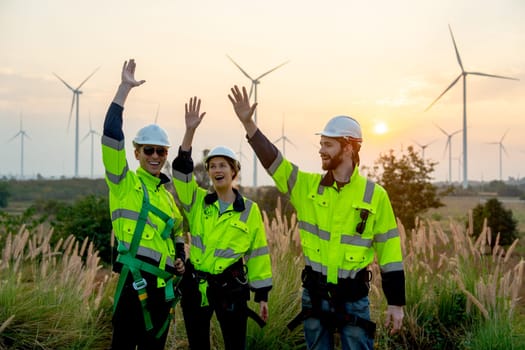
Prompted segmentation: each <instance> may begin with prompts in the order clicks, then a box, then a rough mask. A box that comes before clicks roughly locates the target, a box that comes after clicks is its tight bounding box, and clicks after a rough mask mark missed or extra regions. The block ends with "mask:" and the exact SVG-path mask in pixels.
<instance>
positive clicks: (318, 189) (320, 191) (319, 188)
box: [317, 184, 324, 195]
mask: <svg viewBox="0 0 525 350" xmlns="http://www.w3.org/2000/svg"><path fill="white" fill-rule="evenodd" d="M323 193H324V186H323V185H321V184H319V187H317V194H318V195H322V194H323Z"/></svg>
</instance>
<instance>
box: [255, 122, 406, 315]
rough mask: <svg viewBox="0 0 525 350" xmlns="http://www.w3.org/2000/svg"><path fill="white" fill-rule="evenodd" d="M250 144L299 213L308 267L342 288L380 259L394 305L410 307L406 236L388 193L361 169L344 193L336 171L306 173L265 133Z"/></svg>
mask: <svg viewBox="0 0 525 350" xmlns="http://www.w3.org/2000/svg"><path fill="white" fill-rule="evenodd" d="M249 142H250V144H251V145H252V147H253V148H254V150H255V151H256V153H257V155H258V157H259V159H261V161H262V163H263V165H264V166H265V168H266V170H267V171H268V173H269V174H270V175H271V176H272V178H273V180H274V182H275V184H276V186H277V188H278V189H279V191H280V192H282V193H285V194H287V195H288V196H289V198H290V201H291V203H292V204H293V206H294V207H295V209H296V211H297V220H298V225H299V233H300V238H301V245H302V249H303V253H304V260H305V265H306V266H310V267H311V268H312V270H313V271H316V272H318V273H320V274H322V275H323V276H325V277H326V281H327V282H328V283H334V284H337V283H338V280H339V279H345V278H355V276H356V274H357V273H358V272H359V271H361V270H363V269H365V268H366V267H367V266H368V265H369V264H370V263H372V262H373V260H374V256H375V255H376V256H377V261H378V264H379V267H380V269H381V274H382V277H383V290H384V292H385V296H386V297H387V300H388V302H389V304H391V305H404V303H405V293H404V290H405V288H404V272H403V258H402V252H401V244H400V237H399V232H398V229H397V223H396V218H395V216H394V212H393V210H392V206H391V204H390V200H389V198H388V194H387V192H386V191H385V190H384V188H383V187H381V186H380V185H378V184H374V183H373V182H371V181H369V180H367V179H366V178H365V177H363V176H361V175H360V174H359V171H358V167H355V169H354V172H353V174H352V176H351V178H350V182H349V183H348V184H346V185H344V186H343V187H341V188H338V186H337V184H336V182H335V181H334V179H333V176H332V174H331V172H328V173H327V174H326V175H324V176H323V175H321V174H314V173H308V172H304V171H301V170H299V169H298V167H297V166H296V165H295V164H293V163H291V162H289V161H288V160H287V159H285V158H284V157H283V155H282V154H281V153H280V152H279V151H278V150H277V148H276V147H275V146H274V145H273V144H271V142H270V141H269V140H268V139H267V138H266V137H265V136H264V135H263V134H262V133H261V132H260V130H258V131H257V132H256V134H255V135H254V136H253V137H252V138H251V139H250V140H249ZM362 213H365V214H364V215H363V214H362ZM363 218H365V219H363ZM360 223H361V224H360ZM358 225H360V226H362V228H363V229H362V230H361V231H362V232H361V233H359V232H358V231H360V230H359V229H358V228H359V227H358ZM363 226H364V227H363Z"/></svg>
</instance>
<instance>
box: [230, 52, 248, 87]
mask: <svg viewBox="0 0 525 350" xmlns="http://www.w3.org/2000/svg"><path fill="white" fill-rule="evenodd" d="M226 56H227V57H228V58H229V59H230V61H232V63H233V64H234V65H235V66H236V67H237V68H239V69H240V71H241V72H242V74H244V75H245V76H246V77H247V78H248V79H250V80H251V81H252V82H253V78H252V77H250V76H249V75H248V73H246V72H245V71H244V69H242V68H241V66H239V65H238V64H237V62H235V61H234V60H233V58H231V57H230V56H228V55H226Z"/></svg>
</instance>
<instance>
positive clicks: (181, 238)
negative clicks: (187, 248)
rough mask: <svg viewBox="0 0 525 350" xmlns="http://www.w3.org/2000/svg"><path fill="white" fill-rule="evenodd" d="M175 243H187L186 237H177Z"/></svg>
mask: <svg viewBox="0 0 525 350" xmlns="http://www.w3.org/2000/svg"><path fill="white" fill-rule="evenodd" d="M175 243H185V242H184V237H182V236H175Z"/></svg>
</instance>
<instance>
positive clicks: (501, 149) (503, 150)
mask: <svg viewBox="0 0 525 350" xmlns="http://www.w3.org/2000/svg"><path fill="white" fill-rule="evenodd" d="M508 132H509V130H508V129H507V131H505V133H504V134H503V136H502V137H501V139H500V140H499V142H489V144H490V145H498V146H499V180H500V181H503V176H502V169H503V166H502V163H503V161H502V159H503V157H502V152H505V154H506V155H508V153H507V150H506V149H505V146H503V139H504V138H505V136H507V133H508Z"/></svg>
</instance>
